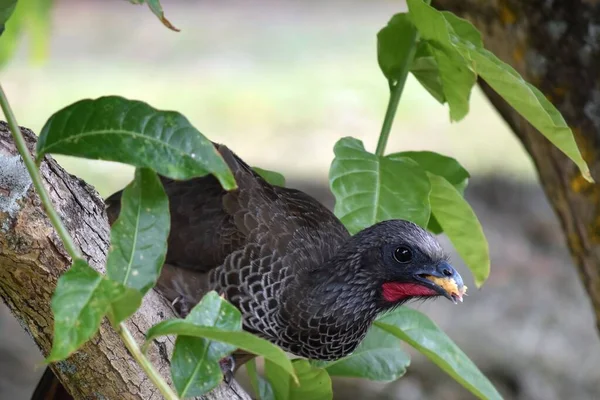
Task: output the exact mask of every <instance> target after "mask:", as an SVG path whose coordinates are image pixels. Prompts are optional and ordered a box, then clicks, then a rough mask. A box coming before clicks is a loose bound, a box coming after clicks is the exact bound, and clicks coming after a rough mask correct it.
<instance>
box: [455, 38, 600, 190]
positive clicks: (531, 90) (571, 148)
mask: <svg viewBox="0 0 600 400" xmlns="http://www.w3.org/2000/svg"><path fill="white" fill-rule="evenodd" d="M461 46H462V47H463V50H464V51H465V52H468V54H469V56H470V58H471V59H472V60H473V63H474V66H475V68H476V71H477V73H478V74H479V76H481V78H482V79H483V80H485V81H486V82H487V83H488V85H490V86H491V87H492V89H494V90H495V91H496V92H497V93H498V94H499V95H500V96H502V98H503V99H504V100H506V102H507V103H508V104H510V105H511V106H512V107H513V108H514V109H515V110H516V111H517V112H518V113H519V114H521V116H522V117H523V118H525V119H526V120H527V121H529V123H531V125H533V126H534V127H535V128H536V129H538V130H539V131H540V132H541V133H542V134H543V135H544V136H546V138H547V139H548V140H549V141H550V142H551V143H552V144H554V145H555V146H556V147H557V148H558V149H560V150H561V151H562V152H563V153H564V154H566V155H567V157H569V158H570V159H571V160H573V162H574V163H575V164H576V165H577V167H578V168H579V170H580V171H581V174H582V175H583V177H584V178H585V179H586V180H588V181H590V182H593V179H592V176H591V174H590V170H589V168H588V166H587V164H586V162H585V161H584V159H583V157H582V156H581V152H580V151H579V148H578V147H577V143H576V142H575V138H574V137H573V132H572V131H571V128H569V126H568V125H567V123H566V122H565V120H564V118H563V117H562V115H561V114H560V112H559V111H558V110H557V109H556V108H555V107H554V106H553V105H552V103H550V101H548V99H547V98H546V97H545V96H544V94H543V93H542V92H540V91H539V90H538V89H537V88H536V87H534V86H533V85H531V84H529V83H527V82H526V81H525V80H524V79H523V78H522V77H521V76H520V75H519V74H518V73H517V71H515V70H514V69H513V68H512V67H511V66H510V65H508V64H506V63H504V62H502V61H501V60H500V59H498V58H497V57H496V56H495V55H494V54H492V53H490V52H489V51H487V50H485V49H472V48H470V46H468V45H466V44H464V43H462V44H461Z"/></svg>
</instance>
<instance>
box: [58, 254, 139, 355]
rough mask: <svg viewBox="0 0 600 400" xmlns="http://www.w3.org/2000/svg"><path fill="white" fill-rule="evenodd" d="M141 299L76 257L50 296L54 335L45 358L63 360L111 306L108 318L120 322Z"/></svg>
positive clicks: (91, 330)
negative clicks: (110, 314)
mask: <svg viewBox="0 0 600 400" xmlns="http://www.w3.org/2000/svg"><path fill="white" fill-rule="evenodd" d="M141 299H142V296H141V294H139V293H138V292H137V291H136V290H133V289H130V288H128V287H126V286H123V285H121V284H120V283H118V282H114V281H111V280H109V279H106V278H105V277H104V276H103V275H101V274H99V273H98V272H96V271H95V270H94V269H92V268H91V267H90V266H89V265H88V264H87V263H86V262H85V261H84V260H81V259H75V260H74V262H73V265H72V266H71V268H70V269H69V270H68V271H67V272H65V273H64V274H63V275H62V276H61V277H60V279H59V280H58V284H57V286H56V290H55V292H54V295H53V297H52V312H53V315H54V339H53V342H52V350H51V352H50V355H49V356H48V358H47V359H46V361H48V362H51V361H57V360H63V359H65V358H67V357H68V356H69V355H70V354H71V353H73V352H74V351H75V350H77V349H78V348H79V347H81V345H83V344H84V343H85V342H87V341H88V340H89V339H90V338H91V337H92V336H94V334H95V333H96V332H97V331H98V328H99V327H100V322H101V321H102V318H104V316H105V315H106V314H107V313H109V312H111V307H113V306H114V307H115V308H116V311H113V312H112V313H113V318H111V320H112V322H113V323H119V322H121V321H122V320H123V319H125V318H127V317H128V316H129V315H131V313H133V312H135V310H136V309H137V308H138V307H139V305H140V303H141ZM128 313H129V315H128Z"/></svg>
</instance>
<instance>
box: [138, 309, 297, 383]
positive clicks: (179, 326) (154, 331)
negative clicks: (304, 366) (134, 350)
mask: <svg viewBox="0 0 600 400" xmlns="http://www.w3.org/2000/svg"><path fill="white" fill-rule="evenodd" d="M166 335H183V336H194V337H201V338H206V339H210V340H215V341H217V342H221V343H226V344H230V345H232V346H235V347H236V348H239V349H242V350H245V351H247V352H249V353H253V354H256V355H258V356H263V357H264V358H265V359H266V360H270V361H272V362H273V363H275V364H277V365H279V366H280V367H281V368H283V369H284V370H285V371H286V372H287V373H289V374H291V375H292V376H294V379H295V375H294V368H293V366H292V363H291V362H290V360H289V359H288V358H287V356H286V355H285V352H284V351H283V350H281V349H280V348H279V347H277V346H275V345H274V344H272V343H271V342H269V341H267V340H265V339H261V338H259V337H257V336H254V335H252V334H251V333H248V332H238V331H231V330H225V329H218V328H213V327H207V326H197V325H195V324H193V323H192V322H190V321H186V320H182V319H171V320H167V321H162V322H159V323H158V324H156V325H154V326H153V327H152V328H150V329H149V330H148V333H147V334H146V343H145V344H144V348H146V347H148V345H149V343H150V342H151V341H152V340H153V339H154V338H156V337H158V336H166Z"/></svg>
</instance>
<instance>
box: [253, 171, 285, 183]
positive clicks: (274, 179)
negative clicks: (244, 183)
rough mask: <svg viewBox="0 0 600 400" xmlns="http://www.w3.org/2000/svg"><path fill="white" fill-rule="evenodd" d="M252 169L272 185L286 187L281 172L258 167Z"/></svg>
mask: <svg viewBox="0 0 600 400" xmlns="http://www.w3.org/2000/svg"><path fill="white" fill-rule="evenodd" d="M252 169H253V170H254V171H255V172H256V173H257V174H258V175H260V176H261V177H262V178H263V179H264V180H265V181H267V182H269V183H270V184H271V185H274V186H281V187H285V177H284V176H283V175H282V174H280V173H279V172H275V171H269V170H268V169H262V168H258V167H252Z"/></svg>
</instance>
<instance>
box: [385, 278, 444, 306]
mask: <svg viewBox="0 0 600 400" xmlns="http://www.w3.org/2000/svg"><path fill="white" fill-rule="evenodd" d="M437 294H438V293H437V292H436V291H435V290H433V289H430V288H428V287H425V286H422V285H419V284H417V283H404V282H386V283H384V284H383V298H384V299H385V300H386V301H389V302H396V301H400V300H404V299H406V298H408V297H413V296H435V295H437Z"/></svg>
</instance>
